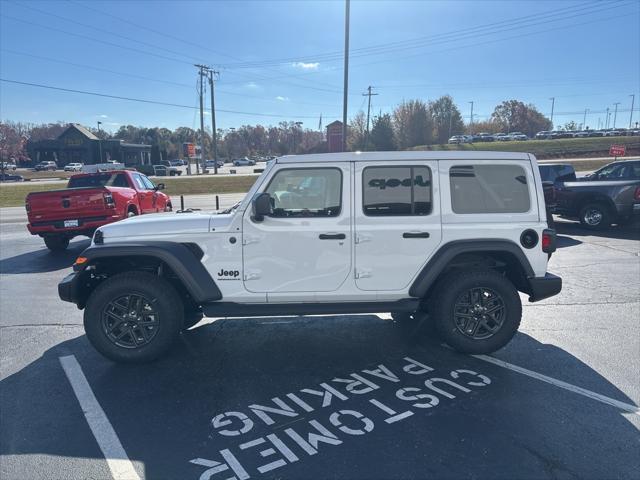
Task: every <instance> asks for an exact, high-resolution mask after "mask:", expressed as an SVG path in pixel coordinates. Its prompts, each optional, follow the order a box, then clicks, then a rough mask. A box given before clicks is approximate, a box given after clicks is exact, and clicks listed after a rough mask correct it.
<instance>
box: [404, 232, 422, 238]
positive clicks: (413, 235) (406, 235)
mask: <svg viewBox="0 0 640 480" xmlns="http://www.w3.org/2000/svg"><path fill="white" fill-rule="evenodd" d="M402 238H429V232H404V233H403V234H402Z"/></svg>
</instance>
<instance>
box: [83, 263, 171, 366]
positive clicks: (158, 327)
mask: <svg viewBox="0 0 640 480" xmlns="http://www.w3.org/2000/svg"><path fill="white" fill-rule="evenodd" d="M183 322H184V312H183V305H182V300H181V299H180V296H179V295H178V293H177V292H176V291H175V289H174V288H173V286H172V285H171V284H170V283H169V282H167V281H166V280H164V279H163V278H160V277H158V276H156V275H153V274H151V273H147V272H125V273H120V274H118V275H114V276H113V277H111V278H109V279H107V280H105V281H104V282H103V283H101V284H100V285H99V286H98V287H97V288H96V289H95V291H94V292H93V293H92V294H91V296H90V297H89V300H88V301H87V307H86V309H85V312H84V329H85V332H86V334H87V338H88V339H89V341H90V342H91V344H92V345H93V346H94V347H95V349H96V350H98V352H100V353H101V354H102V355H104V356H105V357H107V358H108V359H110V360H113V361H115V362H122V363H142V362H149V361H152V360H155V359H157V358H159V357H160V356H162V355H164V354H165V353H166V352H167V351H168V350H169V349H170V348H171V345H172V344H173V342H174V341H175V339H176V338H177V337H178V334H179V333H180V330H181V329H182V328H183Z"/></svg>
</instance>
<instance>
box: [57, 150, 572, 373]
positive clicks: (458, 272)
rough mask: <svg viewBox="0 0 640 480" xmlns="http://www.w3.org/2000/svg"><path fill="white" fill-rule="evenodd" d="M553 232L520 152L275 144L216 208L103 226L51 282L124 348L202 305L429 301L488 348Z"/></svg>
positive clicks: (178, 324)
mask: <svg viewBox="0 0 640 480" xmlns="http://www.w3.org/2000/svg"><path fill="white" fill-rule="evenodd" d="M555 240H556V237H555V232H554V231H553V230H549V229H547V219H546V213H545V204H544V196H543V192H542V184H541V180H540V173H539V171H538V166H537V162H536V159H535V157H533V156H532V155H529V154H526V153H497V152H474V153H471V152H363V153H338V154H323V155H305V156H287V157H281V158H277V159H276V160H273V161H271V162H270V163H269V164H268V166H267V167H266V169H265V171H264V173H263V174H262V175H261V176H260V177H259V178H258V179H257V181H256V182H255V184H254V185H253V187H252V188H251V190H250V191H249V193H248V194H247V196H246V197H245V199H244V200H243V201H242V202H241V203H240V204H239V205H237V206H236V207H235V208H234V209H232V210H231V211H230V212H229V213H224V214H213V213H206V214H205V213H200V212H193V213H179V214H175V213H173V214H158V215H145V216H142V217H135V218H132V219H128V220H124V221H121V222H117V223H113V224H110V225H106V226H104V227H101V228H100V229H99V230H98V231H96V233H95V235H94V238H93V241H92V244H91V246H90V247H89V248H87V249H86V250H85V251H84V252H83V253H82V254H81V256H80V257H78V259H77V260H76V263H75V264H74V272H73V273H72V274H70V275H69V276H67V277H66V278H65V279H64V280H63V281H62V282H61V283H60V284H59V287H58V289H59V295H60V297H61V298H62V299H63V300H66V301H69V302H74V303H76V304H77V305H78V308H81V309H82V308H84V309H85V312H84V326H85V331H86V333H87V336H88V337H89V340H90V341H91V343H92V344H93V345H94V346H95V348H96V349H97V350H98V351H100V352H101V353H102V354H103V355H105V356H106V357H108V358H110V359H112V360H115V361H121V362H141V361H149V360H152V359H155V358H157V357H159V356H160V355H162V354H163V353H165V352H167V350H168V349H169V348H170V346H171V344H172V342H173V341H174V340H175V339H176V337H177V336H178V335H179V334H180V331H181V330H183V329H186V328H189V327H191V326H193V325H195V323H197V322H198V321H199V320H200V319H201V318H202V316H203V315H205V316H208V317H248V316H269V315H305V314H348V313H374V312H391V313H392V314H393V316H394V318H396V319H397V320H400V319H402V318H404V319H407V318H414V319H416V321H417V319H420V318H422V316H423V315H428V319H429V321H430V322H433V323H434V324H435V327H436V328H437V331H438V332H439V334H440V335H441V336H442V339H443V340H444V341H445V342H447V343H448V344H449V345H450V346H451V347H453V348H455V349H456V350H458V351H461V352H469V353H488V352H492V351H495V350H497V349H499V348H501V347H502V346H504V345H505V344H506V343H507V342H509V340H510V339H511V338H512V337H513V336H514V334H515V333H516V331H517V329H518V326H519V324H520V318H521V315H522V305H521V302H520V296H519V294H518V291H520V292H523V293H526V294H528V295H529V301H537V300H541V299H543V298H547V297H550V296H552V295H555V294H557V293H558V292H560V289H561V287H562V281H561V279H560V278H559V277H556V276H554V275H551V274H549V273H547V272H546V270H547V260H548V258H549V256H550V255H551V253H552V252H553V251H554V250H555Z"/></svg>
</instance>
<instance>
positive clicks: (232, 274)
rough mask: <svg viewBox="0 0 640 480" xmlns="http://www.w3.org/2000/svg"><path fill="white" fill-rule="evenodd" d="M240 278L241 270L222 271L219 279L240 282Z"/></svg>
mask: <svg viewBox="0 0 640 480" xmlns="http://www.w3.org/2000/svg"><path fill="white" fill-rule="evenodd" d="M238 277H240V271H239V270H224V269H222V270H220V271H219V272H218V279H219V280H238Z"/></svg>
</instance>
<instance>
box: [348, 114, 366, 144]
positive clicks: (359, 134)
mask: <svg viewBox="0 0 640 480" xmlns="http://www.w3.org/2000/svg"><path fill="white" fill-rule="evenodd" d="M366 134H367V114H366V113H364V112H363V111H362V110H360V111H359V112H358V113H357V114H356V116H355V117H353V118H352V119H351V121H350V122H349V128H348V129H347V150H350V151H355V150H363V149H364V141H365V137H366Z"/></svg>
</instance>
